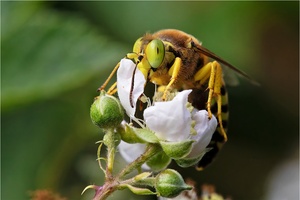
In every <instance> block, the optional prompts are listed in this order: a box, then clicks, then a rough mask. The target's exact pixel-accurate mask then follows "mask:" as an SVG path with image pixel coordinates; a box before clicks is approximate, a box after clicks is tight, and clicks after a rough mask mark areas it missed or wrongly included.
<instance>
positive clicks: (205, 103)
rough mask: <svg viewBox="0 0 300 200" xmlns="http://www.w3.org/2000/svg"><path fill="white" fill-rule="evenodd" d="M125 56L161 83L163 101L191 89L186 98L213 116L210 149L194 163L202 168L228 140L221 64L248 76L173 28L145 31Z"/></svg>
mask: <svg viewBox="0 0 300 200" xmlns="http://www.w3.org/2000/svg"><path fill="white" fill-rule="evenodd" d="M126 58H128V59H132V60H133V61H134V62H135V63H136V65H137V67H138V68H139V70H140V71H141V72H142V73H143V75H144V76H145V78H146V80H148V81H150V82H152V83H154V84H155V85H158V86H163V88H164V92H163V97H162V99H163V100H166V99H167V95H168V93H169V92H170V91H171V90H173V89H176V90H178V91H180V90H186V89H192V92H191V93H190V95H189V97H188V101H189V102H190V103H191V104H192V105H193V106H194V107H195V108H197V109H199V110H202V109H206V110H207V112H208V117H209V118H211V117H212V115H215V117H216V118H217V120H218V127H217V129H216V131H215V132H214V134H213V136H212V139H211V141H210V143H209V144H208V146H207V148H209V149H210V151H208V152H207V153H206V154H205V155H204V156H203V157H202V159H201V160H200V161H199V163H198V165H197V166H196V169H197V170H202V169H203V168H205V167H206V166H207V165H208V164H210V163H211V162H212V160H213V159H214V157H215V156H216V155H217V153H218V152H219V150H220V149H221V148H222V146H223V145H224V143H225V142H226V141H227V134H226V131H227V121H228V114H229V112H228V95H227V92H226V88H225V82H224V80H223V71H222V67H221V64H223V65H225V66H227V67H229V68H230V69H232V70H234V71H235V72H237V73H238V74H241V75H242V76H244V77H246V78H248V79H250V77H249V76H248V75H247V74H245V73H244V72H242V71H241V70H239V69H237V68H236V67H234V66H233V65H231V64H230V63H228V62H226V61H225V60H223V59H222V58H220V57H219V56H217V55H216V54H214V53H212V52H211V51H209V50H208V49H206V48H204V47H203V46H202V45H201V43H200V42H199V41H198V40H197V39H196V38H195V37H193V36H192V35H189V34H187V33H185V32H183V31H180V30H174V29H165V30H160V31H158V32H156V33H154V34H149V33H146V34H145V35H144V36H143V37H141V38H139V39H137V40H136V42H135V44H134V46H133V52H132V53H128V54H127V55H126ZM118 67H119V64H118V65H117V66H116V67H115V68H114V70H113V71H112V73H111V74H110V76H109V77H108V78H107V80H106V81H105V82H104V84H103V85H102V86H101V87H100V88H99V90H103V89H104V88H105V87H106V85H107V84H108V82H109V81H110V79H111V78H112V77H113V75H114V74H115V72H116V71H117V69H118ZM250 80H251V79H250ZM115 86H116V83H115V84H114V85H113V86H112V87H111V88H110V90H109V93H111V94H113V93H115V92H116V90H117V88H115Z"/></svg>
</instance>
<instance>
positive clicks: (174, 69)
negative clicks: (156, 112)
mask: <svg viewBox="0 0 300 200" xmlns="http://www.w3.org/2000/svg"><path fill="white" fill-rule="evenodd" d="M181 64H182V63H181V58H179V57H176V58H175V61H174V63H173V65H172V67H171V68H170V70H169V72H168V73H169V75H170V76H171V80H170V82H169V83H168V85H167V86H166V87H165V91H164V94H163V98H162V99H163V100H164V101H165V100H166V99H167V93H168V92H169V91H170V89H171V87H172V85H173V84H174V82H175V80H176V78H177V76H178V73H179V70H180V67H181Z"/></svg>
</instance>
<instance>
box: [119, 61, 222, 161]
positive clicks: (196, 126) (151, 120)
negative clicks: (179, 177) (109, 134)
mask: <svg viewBox="0 0 300 200" xmlns="http://www.w3.org/2000/svg"><path fill="white" fill-rule="evenodd" d="M134 70H136V71H135V73H133V72H134ZM133 74H134V81H133V83H134V85H133V86H134V87H133V89H132V78H133ZM145 83H146V80H145V77H144V75H143V74H142V72H141V71H140V70H139V69H138V68H136V65H135V64H134V63H133V62H132V61H131V60H129V59H122V60H121V62H120V67H119V69H118V72H117V88H118V94H119V98H120V101H121V104H122V106H123V107H124V109H125V110H126V113H127V115H128V116H129V117H130V118H131V119H134V120H135V119H136V118H135V116H134V114H135V110H136V102H137V100H138V98H139V97H140V96H141V95H142V94H143V92H144V86H145ZM191 92H192V90H184V91H182V92H179V93H177V94H176V96H175V97H174V99H172V100H171V101H164V102H154V103H153V105H152V106H150V107H148V108H146V109H145V110H144V119H143V120H144V123H145V125H146V127H148V128H149V129H150V130H152V131H153V132H154V133H155V135H156V137H157V138H158V139H159V140H161V141H164V142H184V141H188V140H193V141H194V143H193V144H192V149H191V151H190V152H189V154H188V155H187V156H186V158H195V157H198V156H199V155H201V154H203V153H204V152H205V148H206V147H207V145H208V144H209V142H210V140H211V138H212V135H213V133H214V131H215V130H216V127H217V124H218V123H217V120H216V118H215V117H214V116H212V118H211V119H208V113H207V111H206V110H200V111H198V110H196V109H193V110H192V111H190V109H187V104H188V95H189V94H190V93H191ZM131 101H132V103H133V107H132V105H131ZM148 106H149V105H148ZM135 121H136V122H138V121H139V120H135ZM141 127H142V128H145V127H144V125H143V124H142V125H141ZM119 150H120V152H121V155H122V156H123V157H124V158H125V160H126V161H127V162H132V161H133V160H135V159H136V158H137V157H138V156H139V155H140V154H141V153H143V151H144V150H145V145H144V144H127V143H124V142H122V143H121V144H120V146H119Z"/></svg>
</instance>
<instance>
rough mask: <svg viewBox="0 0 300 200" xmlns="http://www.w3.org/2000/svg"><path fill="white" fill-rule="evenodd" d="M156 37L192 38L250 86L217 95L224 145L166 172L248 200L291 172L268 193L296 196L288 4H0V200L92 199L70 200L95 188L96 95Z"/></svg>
mask: <svg viewBox="0 0 300 200" xmlns="http://www.w3.org/2000/svg"><path fill="white" fill-rule="evenodd" d="M165 28H176V29H180V30H183V31H185V32H187V33H190V34H192V35H194V36H195V37H197V38H198V39H199V40H200V41H202V42H203V46H205V47H207V48H208V49H210V50H211V51H213V52H215V53H216V54H217V55H220V56H221V57H222V58H224V59H225V60H227V61H229V62H230V63H232V64H233V65H235V66H237V67H238V68H240V69H242V70H243V71H246V72H247V73H248V74H249V75H250V76H252V77H253V78H254V79H256V80H257V81H259V82H260V83H261V86H260V87H257V86H254V85H251V84H250V83H249V82H247V81H245V80H244V79H240V85H239V86H237V87H230V88H228V90H229V98H230V124H229V131H228V135H229V141H228V143H227V144H226V145H225V146H224V149H223V151H221V153H220V154H219V156H218V159H217V160H216V161H215V162H214V163H213V164H212V165H211V166H210V167H208V168H207V169H206V170H204V171H202V172H197V171H196V170H194V169H191V168H188V169H184V170H182V169H179V168H178V167H177V166H176V165H175V164H173V165H172V167H173V168H175V169H178V170H180V171H182V173H183V174H184V176H185V177H192V178H193V179H194V180H195V181H197V184H198V186H200V185H201V184H203V183H211V184H214V185H215V186H216V188H217V191H218V192H220V193H221V194H223V195H225V196H227V195H228V196H231V197H232V198H233V199H236V200H237V199H239V200H241V199H242V200H243V199H244V200H253V199H274V198H273V197H272V194H270V193H272V192H271V191H273V190H272V189H273V188H276V183H274V181H272V180H274V178H272V177H274V176H273V175H274V173H275V172H276V171H280V169H281V167H280V166H286V163H292V165H291V166H293V167H294V168H293V169H296V170H294V171H292V172H293V174H292V175H291V174H290V173H288V174H286V175H284V176H282V178H281V181H282V183H281V184H282V185H280V184H279V186H278V188H281V189H282V188H283V189H285V188H286V187H287V186H288V187H289V188H286V190H284V191H283V192H281V195H283V196H285V195H286V196H288V195H291V194H288V193H287V194H285V191H289V190H291V192H292V195H297V194H298V192H297V193H295V192H296V191H295V190H293V188H298V186H299V185H297V184H299V182H298V178H299V172H298V169H299V165H298V158H299V134H298V132H299V126H298V122H299V105H298V104H299V82H298V81H299V77H298V76H299V2H298V1H294V2H42V1H41V2H3V1H2V2H1V44H2V45H1V47H2V48H1V125H2V126H1V182H2V185H1V187H2V188H1V189H2V199H4V200H23V199H29V196H28V192H29V191H32V190H35V189H41V188H46V189H52V190H54V191H57V192H59V193H61V194H62V195H63V196H65V197H68V199H72V200H73V199H74V200H75V199H90V198H91V196H92V195H93V192H92V191H88V192H87V193H86V194H85V195H83V196H80V193H81V191H82V189H83V188H84V187H85V186H86V185H89V184H98V185H101V184H102V181H103V176H102V172H101V171H100V169H99V167H98V165H97V162H96V161H95V159H96V150H97V146H96V145H95V142H96V141H98V140H100V139H101V138H102V133H101V132H100V131H99V129H97V127H95V126H94V125H93V124H92V122H91V120H90V118H89V108H90V105H91V103H92V101H93V98H94V97H95V96H96V95H97V92H96V89H97V88H98V87H99V86H100V85H101V84H102V83H103V81H104V80H105V78H106V77H107V76H108V74H109V72H110V71H111V69H112V68H113V67H114V66H115V64H116V63H117V62H118V61H119V60H120V59H121V58H122V57H123V56H124V55H125V54H126V53H127V52H130V51H131V49H132V45H133V43H134V41H135V40H136V39H137V38H138V37H140V36H142V35H143V34H144V33H145V32H147V31H148V32H155V31H157V30H160V29H165ZM122 162H123V161H122V159H119V160H118V161H117V163H118V164H121V163H122ZM295 167H296V168H295ZM288 171H290V172H291V170H288ZM289 177H292V178H289ZM286 179H287V180H288V183H285V182H284V180H286ZM291 179H292V181H295V180H296V181H295V182H292V183H290V182H291ZM289 181H290V182H289ZM274 185H275V186H274ZM275 190H276V189H275ZM124 193H125V194H124ZM124 195H128V197H126V198H127V199H141V197H137V196H134V195H131V194H130V193H129V192H128V191H127V192H126V191H122V192H118V193H116V194H115V195H114V196H113V197H112V199H125V198H124V197H125V196H124ZM277 197H278V196H277ZM148 199H151V197H148ZM152 199H155V198H152ZM275 199H276V198H275ZM279 199H280V198H279Z"/></svg>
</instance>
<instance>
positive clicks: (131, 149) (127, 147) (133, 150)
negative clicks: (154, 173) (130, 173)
mask: <svg viewBox="0 0 300 200" xmlns="http://www.w3.org/2000/svg"><path fill="white" fill-rule="evenodd" d="M118 148H119V152H120V154H121V156H122V157H123V158H124V160H125V161H126V162H127V163H131V162H133V161H134V160H135V159H137V158H138V157H139V156H140V155H141V154H142V153H144V152H145V149H146V144H141V143H135V144H129V143H127V142H123V141H121V143H120V144H119V146H118ZM142 168H143V169H144V170H150V167H149V166H148V165H147V164H143V165H142Z"/></svg>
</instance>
